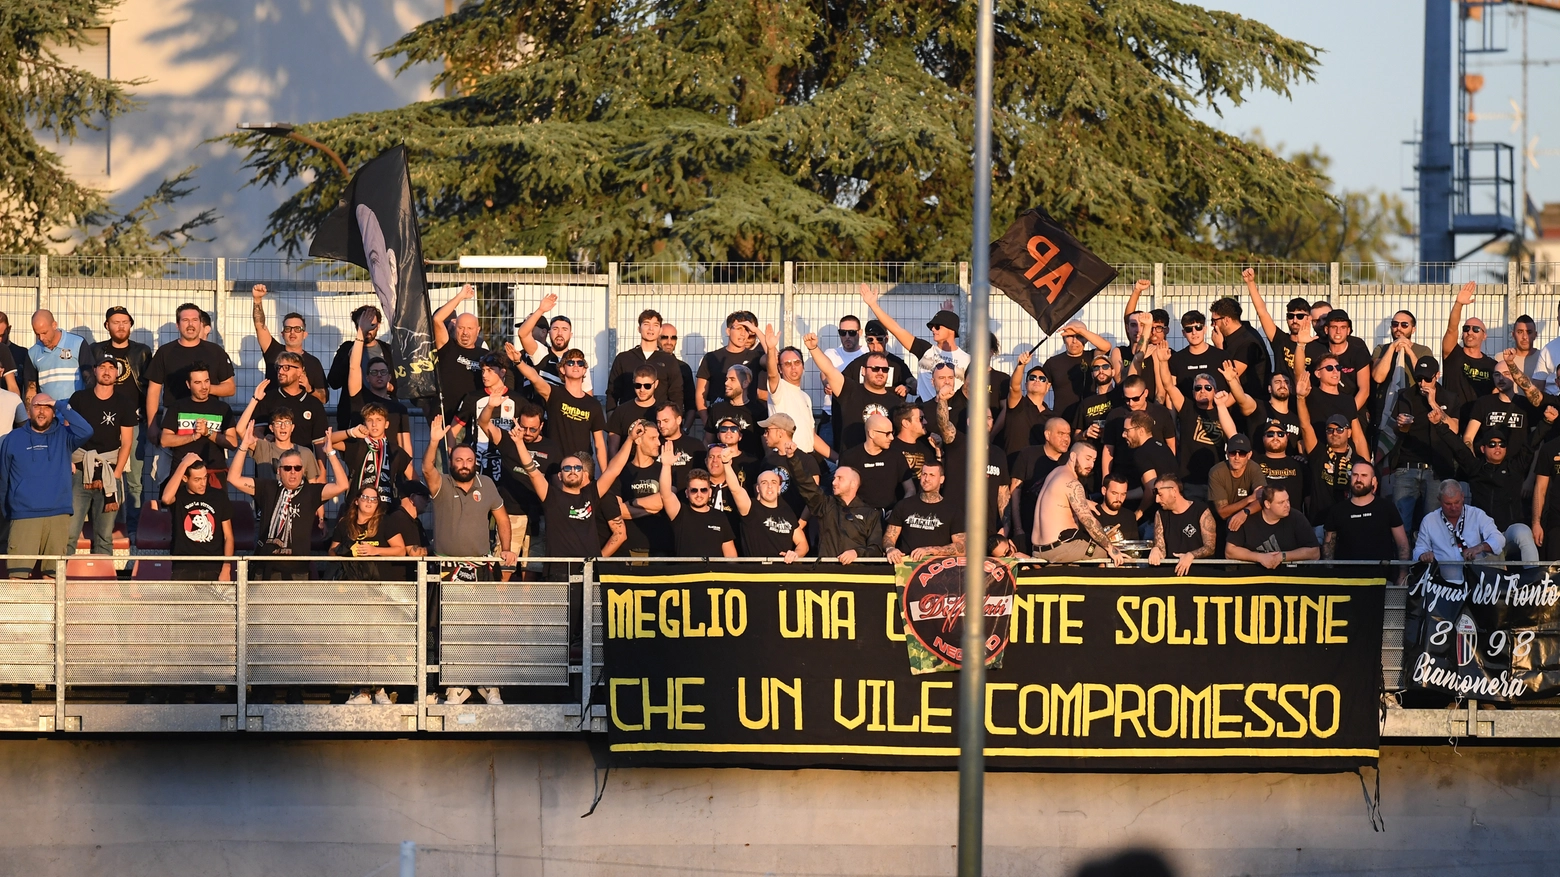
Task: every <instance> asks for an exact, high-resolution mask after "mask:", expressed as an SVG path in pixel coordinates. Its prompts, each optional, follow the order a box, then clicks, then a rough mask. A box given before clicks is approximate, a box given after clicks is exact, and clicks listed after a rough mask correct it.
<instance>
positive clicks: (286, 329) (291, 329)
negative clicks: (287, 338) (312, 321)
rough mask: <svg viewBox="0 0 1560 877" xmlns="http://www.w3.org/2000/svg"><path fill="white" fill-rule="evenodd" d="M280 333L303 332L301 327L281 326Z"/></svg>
mask: <svg viewBox="0 0 1560 877" xmlns="http://www.w3.org/2000/svg"><path fill="white" fill-rule="evenodd" d="M282 331H283V332H302V331H303V327H302V326H283V327H282Z"/></svg>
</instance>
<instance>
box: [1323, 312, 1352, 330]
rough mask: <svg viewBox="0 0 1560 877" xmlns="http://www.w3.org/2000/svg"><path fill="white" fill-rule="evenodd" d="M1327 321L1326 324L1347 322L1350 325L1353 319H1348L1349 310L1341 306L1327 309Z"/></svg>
mask: <svg viewBox="0 0 1560 877" xmlns="http://www.w3.org/2000/svg"><path fill="white" fill-rule="evenodd" d="M1327 323H1328V325H1331V324H1333V323H1348V324H1349V325H1350V326H1353V325H1354V321H1353V320H1351V319H1349V312H1348V311H1346V310H1344V309H1343V308H1333V309H1332V310H1330V311H1328V312H1327Z"/></svg>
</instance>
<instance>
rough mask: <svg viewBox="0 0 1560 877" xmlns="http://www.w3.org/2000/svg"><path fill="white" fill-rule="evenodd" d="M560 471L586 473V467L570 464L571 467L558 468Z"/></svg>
mask: <svg viewBox="0 0 1560 877" xmlns="http://www.w3.org/2000/svg"><path fill="white" fill-rule="evenodd" d="M558 471H559V472H584V471H585V467H584V466H579V465H573V464H570V465H564V466H559V467H558Z"/></svg>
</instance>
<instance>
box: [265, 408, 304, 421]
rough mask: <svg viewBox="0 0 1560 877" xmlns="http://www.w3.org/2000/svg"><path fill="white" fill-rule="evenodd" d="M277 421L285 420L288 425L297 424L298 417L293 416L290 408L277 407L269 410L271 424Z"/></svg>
mask: <svg viewBox="0 0 1560 877" xmlns="http://www.w3.org/2000/svg"><path fill="white" fill-rule="evenodd" d="M278 420H285V421H287V422H288V423H297V422H298V417H297V415H295V414H293V410H292V407H291V406H289V405H278V406H276V407H275V408H272V409H271V422H272V423H274V422H276V421H278Z"/></svg>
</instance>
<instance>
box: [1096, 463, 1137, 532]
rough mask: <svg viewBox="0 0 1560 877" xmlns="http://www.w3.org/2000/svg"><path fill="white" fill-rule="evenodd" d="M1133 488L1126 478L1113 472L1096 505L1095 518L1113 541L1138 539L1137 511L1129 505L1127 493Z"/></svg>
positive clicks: (1108, 476) (1107, 478) (1106, 478)
mask: <svg viewBox="0 0 1560 877" xmlns="http://www.w3.org/2000/svg"><path fill="white" fill-rule="evenodd" d="M1131 488H1132V484H1131V482H1129V481H1127V479H1126V477H1125V476H1122V475H1120V474H1119V473H1115V472H1112V473H1111V474H1109V475H1106V476H1105V485H1104V492H1103V493H1101V494H1100V499H1099V502H1096V503H1094V517H1095V519H1096V520H1098V521H1099V522H1100V526H1101V527H1103V528H1104V529H1105V533H1106V534H1107V535H1111V534H1112V533H1114V535H1111V541H1112V542H1114V541H1116V540H1117V539H1128V540H1135V539H1137V538H1138V518H1137V509H1136V508H1133V507H1131V506H1128V505H1127V492H1128V491H1129V490H1130V489H1131Z"/></svg>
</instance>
